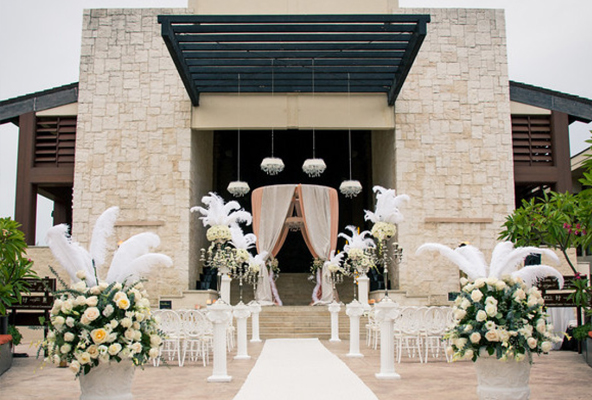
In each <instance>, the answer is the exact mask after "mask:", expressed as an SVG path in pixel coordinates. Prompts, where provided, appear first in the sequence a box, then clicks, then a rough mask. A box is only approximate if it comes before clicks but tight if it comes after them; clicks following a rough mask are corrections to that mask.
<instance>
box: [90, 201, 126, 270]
mask: <svg viewBox="0 0 592 400" xmlns="http://www.w3.org/2000/svg"><path fill="white" fill-rule="evenodd" d="M118 215H119V207H111V208H108V209H107V210H106V211H105V212H103V214H101V216H100V217H99V218H97V222H95V227H94V229H93V232H92V238H91V240H90V246H89V250H90V256H91V258H92V259H93V260H94V262H95V267H96V268H99V267H100V266H101V265H103V264H104V263H105V256H106V253H107V238H108V237H109V236H111V235H112V234H113V226H114V225H115V221H116V220H117V216H118Z"/></svg>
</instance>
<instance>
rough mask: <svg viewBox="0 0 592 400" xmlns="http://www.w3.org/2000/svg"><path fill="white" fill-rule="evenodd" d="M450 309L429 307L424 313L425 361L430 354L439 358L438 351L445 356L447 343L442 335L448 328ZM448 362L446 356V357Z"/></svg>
mask: <svg viewBox="0 0 592 400" xmlns="http://www.w3.org/2000/svg"><path fill="white" fill-rule="evenodd" d="M451 316H452V309H451V308H450V307H429V308H428V309H427V310H426V311H425V313H424V324H425V325H424V329H425V331H424V337H423V340H424V344H425V358H424V359H425V361H426V362H427V361H428V358H429V356H430V353H431V355H432V357H433V358H439V357H440V350H442V352H443V353H444V354H445V355H446V347H447V342H446V341H445V340H444V333H445V332H446V329H447V328H448V326H449V323H450V318H451ZM446 360H447V361H448V355H446Z"/></svg>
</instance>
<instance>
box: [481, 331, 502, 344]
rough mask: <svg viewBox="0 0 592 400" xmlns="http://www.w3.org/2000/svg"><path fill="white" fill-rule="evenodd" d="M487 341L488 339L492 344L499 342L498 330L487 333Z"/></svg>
mask: <svg viewBox="0 0 592 400" xmlns="http://www.w3.org/2000/svg"><path fill="white" fill-rule="evenodd" d="M485 339H487V340H488V341H490V342H499V340H500V336H499V332H498V331H497V330H496V329H494V330H492V331H487V333H486V334H485Z"/></svg>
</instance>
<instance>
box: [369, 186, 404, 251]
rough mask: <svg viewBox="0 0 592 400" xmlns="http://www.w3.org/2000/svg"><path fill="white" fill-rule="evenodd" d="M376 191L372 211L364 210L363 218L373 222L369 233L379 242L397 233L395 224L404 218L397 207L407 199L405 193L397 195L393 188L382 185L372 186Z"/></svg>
mask: <svg viewBox="0 0 592 400" xmlns="http://www.w3.org/2000/svg"><path fill="white" fill-rule="evenodd" d="M372 190H373V191H374V193H376V206H375V208H374V211H368V210H365V211H364V213H365V214H364V219H365V220H366V221H371V222H373V223H374V225H373V226H372V230H371V231H370V233H371V234H372V236H374V237H375V238H376V239H378V241H379V246H380V243H381V242H384V241H386V240H389V239H390V238H392V237H393V236H395V234H396V233H397V224H399V223H400V222H402V221H403V220H404V218H403V214H401V211H400V210H399V207H401V205H403V203H406V202H408V201H409V196H407V195H406V194H401V195H397V194H396V192H395V190H394V189H385V188H383V187H382V186H378V185H377V186H374V187H373V188H372Z"/></svg>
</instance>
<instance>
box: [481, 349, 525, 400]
mask: <svg viewBox="0 0 592 400" xmlns="http://www.w3.org/2000/svg"><path fill="white" fill-rule="evenodd" d="M475 368H476V370H477V381H478V383H477V395H478V396H479V400H528V399H529V398H530V388H529V387H528V380H529V378H530V363H529V362H528V360H527V359H525V360H522V361H516V360H508V361H500V360H498V359H497V358H495V357H490V356H481V357H479V358H477V361H475Z"/></svg>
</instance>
